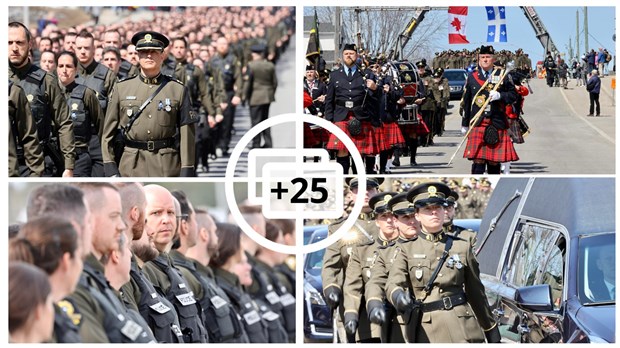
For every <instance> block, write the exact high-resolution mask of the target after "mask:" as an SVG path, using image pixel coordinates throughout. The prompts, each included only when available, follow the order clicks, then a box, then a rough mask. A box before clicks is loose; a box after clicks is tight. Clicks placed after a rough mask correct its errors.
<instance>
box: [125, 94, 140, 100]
mask: <svg viewBox="0 0 620 348" xmlns="http://www.w3.org/2000/svg"><path fill="white" fill-rule="evenodd" d="M136 99H138V98H137V97H136V96H135V95H128V96H126V97H125V100H136Z"/></svg>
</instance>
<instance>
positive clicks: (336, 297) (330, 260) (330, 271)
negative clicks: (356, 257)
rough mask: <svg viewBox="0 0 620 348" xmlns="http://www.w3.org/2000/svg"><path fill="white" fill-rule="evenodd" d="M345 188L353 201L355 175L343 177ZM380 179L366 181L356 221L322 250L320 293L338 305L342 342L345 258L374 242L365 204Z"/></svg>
mask: <svg viewBox="0 0 620 348" xmlns="http://www.w3.org/2000/svg"><path fill="white" fill-rule="evenodd" d="M345 181H346V183H347V185H348V186H349V189H350V190H351V196H352V197H351V199H352V200H353V201H355V199H356V195H357V189H358V180H357V178H347V179H345ZM382 182H383V178H368V179H367V181H366V199H365V203H364V207H363V208H362V213H361V214H360V216H358V217H357V220H356V222H355V224H354V225H353V227H352V228H351V229H350V230H349V231H347V233H346V234H345V236H344V237H343V238H342V239H340V240H339V241H338V242H336V243H333V244H331V245H330V246H328V247H327V249H325V254H324V256H323V270H322V271H321V278H322V279H323V294H324V295H325V302H327V304H328V305H329V306H330V307H331V308H332V310H335V309H336V308H338V309H339V310H338V313H339V315H334V320H336V322H337V324H338V327H339V330H338V331H339V332H338V336H339V337H340V340H341V341H342V342H345V337H346V334H345V332H344V327H342V319H343V317H344V307H343V306H342V304H343V302H342V301H343V293H342V291H343V290H342V286H343V284H344V283H345V281H346V279H345V275H346V270H347V266H348V264H349V257H350V256H351V254H352V253H353V249H354V248H355V247H356V246H358V245H360V244H365V243H368V242H374V240H375V239H376V236H377V233H378V232H377V225H376V224H375V222H374V220H373V214H372V210H371V209H370V207H369V206H368V200H369V198H370V196H373V195H375V194H376V193H377V189H378V187H379V185H380V184H381V183H382ZM344 221H345V219H344V218H342V219H340V220H338V221H336V222H335V223H333V224H331V225H329V227H328V231H329V233H330V234H332V233H334V232H336V231H337V230H338V228H340V226H341V225H342V224H343V223H344Z"/></svg>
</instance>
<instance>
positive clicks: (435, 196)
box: [407, 182, 450, 208]
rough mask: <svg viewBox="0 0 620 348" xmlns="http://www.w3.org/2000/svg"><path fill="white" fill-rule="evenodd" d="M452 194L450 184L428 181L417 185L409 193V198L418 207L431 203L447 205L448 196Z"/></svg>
mask: <svg viewBox="0 0 620 348" xmlns="http://www.w3.org/2000/svg"><path fill="white" fill-rule="evenodd" d="M448 196H450V188H449V187H448V185H446V184H443V183H440V182H427V183H424V184H420V185H416V186H415V187H414V188H412V189H411V190H410V191H409V193H408V194H407V199H408V200H409V201H410V202H412V203H413V204H414V205H415V207H416V208H421V207H423V206H426V205H430V204H437V205H444V206H445V205H446V197H448Z"/></svg>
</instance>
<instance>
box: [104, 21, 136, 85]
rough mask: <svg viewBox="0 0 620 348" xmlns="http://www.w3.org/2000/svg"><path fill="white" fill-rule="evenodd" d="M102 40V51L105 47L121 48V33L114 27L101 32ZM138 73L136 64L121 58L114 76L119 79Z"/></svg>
mask: <svg viewBox="0 0 620 348" xmlns="http://www.w3.org/2000/svg"><path fill="white" fill-rule="evenodd" d="M102 41H103V48H104V51H105V48H107V47H115V48H116V49H118V50H120V49H121V34H120V33H119V32H118V30H116V29H108V30H106V31H105V32H104V33H103V38H102ZM139 73H140V70H139V69H138V67H137V66H135V65H133V64H131V62H129V61H128V60H126V59H123V58H121V60H120V66H119V68H118V72H117V74H116V77H117V78H118V80H119V81H120V80H123V79H125V78H127V77H132V76H136V75H138V74H139Z"/></svg>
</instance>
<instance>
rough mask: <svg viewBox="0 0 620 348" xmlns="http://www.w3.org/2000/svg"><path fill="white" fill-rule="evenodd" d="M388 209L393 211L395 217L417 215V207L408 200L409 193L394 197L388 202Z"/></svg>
mask: <svg viewBox="0 0 620 348" xmlns="http://www.w3.org/2000/svg"><path fill="white" fill-rule="evenodd" d="M388 209H390V210H391V211H392V214H394V215H408V214H412V213H415V207H414V206H413V203H411V202H410V201H409V200H408V199H407V192H403V193H399V194H397V195H396V196H394V197H392V199H390V201H389V202H388Z"/></svg>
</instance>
